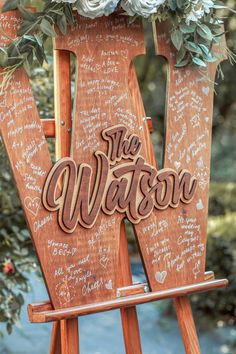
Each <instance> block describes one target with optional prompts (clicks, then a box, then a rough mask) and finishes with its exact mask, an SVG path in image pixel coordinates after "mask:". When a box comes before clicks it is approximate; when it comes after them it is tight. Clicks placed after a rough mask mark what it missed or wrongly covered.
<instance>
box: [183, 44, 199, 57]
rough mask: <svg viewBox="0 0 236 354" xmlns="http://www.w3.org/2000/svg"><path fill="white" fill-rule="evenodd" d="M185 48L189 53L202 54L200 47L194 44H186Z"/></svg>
mask: <svg viewBox="0 0 236 354" xmlns="http://www.w3.org/2000/svg"><path fill="white" fill-rule="evenodd" d="M184 46H185V48H186V49H187V50H188V51H189V52H193V53H197V54H202V51H201V48H199V46H198V45H197V44H195V43H194V42H186V43H185V44H184Z"/></svg>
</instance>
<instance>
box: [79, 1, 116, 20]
mask: <svg viewBox="0 0 236 354" xmlns="http://www.w3.org/2000/svg"><path fill="white" fill-rule="evenodd" d="M118 2H119V0H80V1H77V3H76V8H77V10H78V13H79V14H80V15H82V16H85V17H89V18H92V19H93V18H96V17H100V16H103V15H106V16H108V15H110V14H111V13H112V12H114V11H115V9H116V7H117V4H118Z"/></svg>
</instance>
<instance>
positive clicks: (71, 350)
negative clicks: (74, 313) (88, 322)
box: [60, 318, 79, 354]
mask: <svg viewBox="0 0 236 354" xmlns="http://www.w3.org/2000/svg"><path fill="white" fill-rule="evenodd" d="M60 331H61V354H79V331H78V319H77V318H76V319H72V320H63V321H60Z"/></svg>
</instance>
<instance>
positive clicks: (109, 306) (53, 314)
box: [28, 279, 228, 323]
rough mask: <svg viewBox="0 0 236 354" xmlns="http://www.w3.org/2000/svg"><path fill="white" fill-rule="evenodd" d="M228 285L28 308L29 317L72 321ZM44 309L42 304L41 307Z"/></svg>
mask: <svg viewBox="0 0 236 354" xmlns="http://www.w3.org/2000/svg"><path fill="white" fill-rule="evenodd" d="M227 285H228V280H227V279H220V280H210V281H209V280H208V281H204V282H202V283H198V284H193V285H186V286H182V287H179V288H174V289H170V290H162V291H157V292H150V293H146V294H139V295H132V296H127V297H123V298H118V299H115V300H111V301H106V302H100V303H95V304H89V305H84V306H76V307H72V308H68V309H62V310H49V311H41V312H39V311H37V309H38V307H37V304H36V305H32V304H31V305H29V306H28V316H29V320H30V322H32V323H43V322H54V321H61V320H64V319H72V318H76V317H78V316H84V315H89V314H93V313H98V312H105V311H111V310H115V309H120V308H125V307H130V306H136V305H141V304H145V303H148V302H153V301H157V300H163V299H168V298H176V297H179V296H186V295H191V294H194V293H199V292H206V291H209V290H214V289H219V288H222V287H226V286H227ZM40 306H41V308H42V304H41V305H40Z"/></svg>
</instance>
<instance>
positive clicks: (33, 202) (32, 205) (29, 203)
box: [24, 197, 41, 216]
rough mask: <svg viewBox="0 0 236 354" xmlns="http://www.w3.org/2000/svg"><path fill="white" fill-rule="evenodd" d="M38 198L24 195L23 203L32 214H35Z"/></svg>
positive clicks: (38, 202)
mask: <svg viewBox="0 0 236 354" xmlns="http://www.w3.org/2000/svg"><path fill="white" fill-rule="evenodd" d="M40 202H41V201H40V198H38V197H36V198H34V199H32V198H30V197H26V198H25V201H24V204H25V207H26V209H27V210H29V212H30V213H31V214H33V215H34V216H37V214H38V211H39V207H40Z"/></svg>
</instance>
